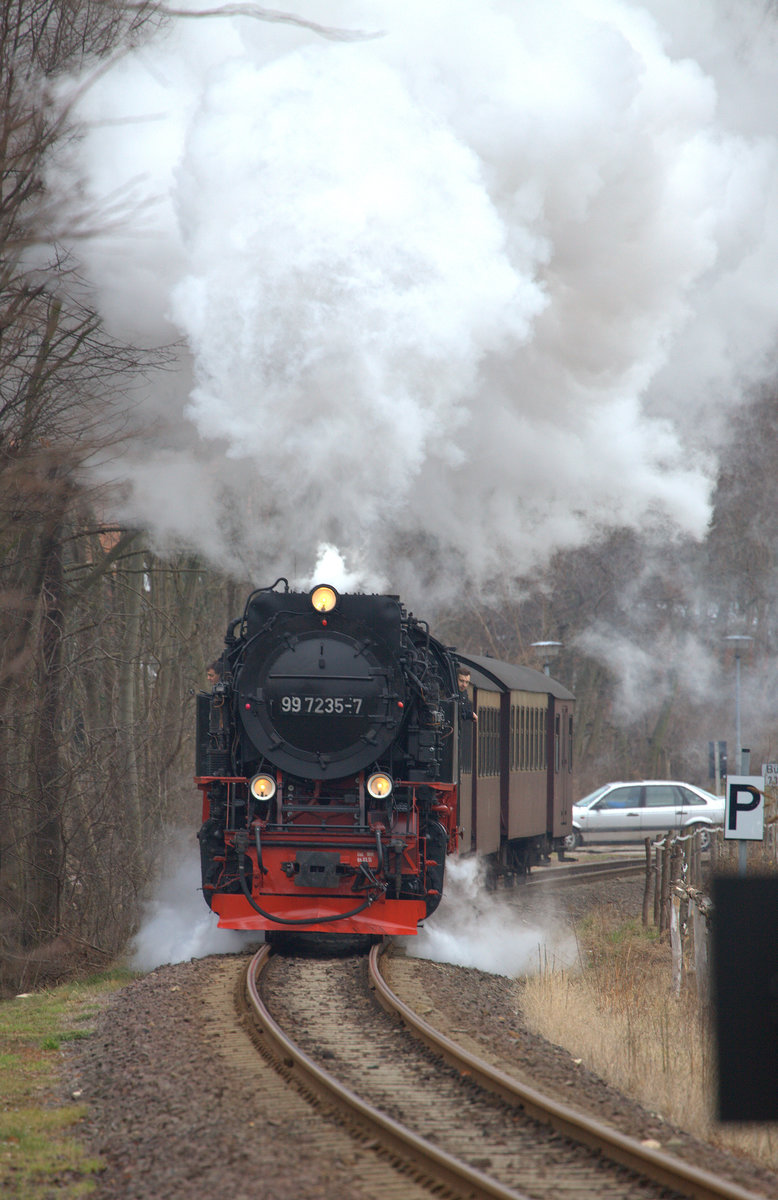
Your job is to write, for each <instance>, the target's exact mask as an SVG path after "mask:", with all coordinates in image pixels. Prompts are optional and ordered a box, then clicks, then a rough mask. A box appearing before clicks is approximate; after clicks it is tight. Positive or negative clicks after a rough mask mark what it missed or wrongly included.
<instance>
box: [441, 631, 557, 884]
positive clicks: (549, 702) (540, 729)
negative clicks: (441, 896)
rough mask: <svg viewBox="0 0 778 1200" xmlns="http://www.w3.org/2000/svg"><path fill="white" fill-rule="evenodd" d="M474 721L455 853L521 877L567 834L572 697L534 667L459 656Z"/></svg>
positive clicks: (464, 741)
mask: <svg viewBox="0 0 778 1200" xmlns="http://www.w3.org/2000/svg"><path fill="white" fill-rule="evenodd" d="M457 661H458V662H459V663H460V664H462V665H463V666H465V667H467V668H468V669H469V671H470V698H471V701H472V704H473V709H474V711H475V712H476V714H477V717H478V720H477V722H466V723H465V722H463V723H462V724H461V725H460V731H461V732H460V738H461V744H460V782H459V829H460V852H461V853H467V852H468V851H473V852H478V853H479V854H481V855H485V856H488V861H489V863H490V866H491V868H492V875H493V876H497V875H508V876H512V875H514V874H525V873H526V872H527V870H528V869H529V868H530V867H531V866H532V864H533V863H537V862H539V861H542V860H543V859H545V858H547V857H548V855H549V854H550V853H551V851H553V850H556V851H558V852H559V855H560V857H562V856H563V854H564V839H565V838H566V837H567V836H568V834H569V833H570V832H571V830H572V796H573V709H574V703H575V701H574V697H573V694H572V692H569V691H568V690H567V689H566V688H565V687H563V686H562V684H560V683H558V682H557V681H556V680H555V679H551V678H550V677H549V676H548V675H545V674H544V673H543V672H542V671H536V670H533V668H532V667H524V666H515V665H513V664H510V663H504V662H500V661H498V660H497V659H493V658H488V657H482V656H480V655H469V656H468V655H465V654H457Z"/></svg>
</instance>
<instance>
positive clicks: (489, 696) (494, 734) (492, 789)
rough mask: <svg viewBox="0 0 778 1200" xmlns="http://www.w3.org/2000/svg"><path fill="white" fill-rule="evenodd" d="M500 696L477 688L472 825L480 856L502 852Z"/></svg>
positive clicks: (498, 693) (497, 693)
mask: <svg viewBox="0 0 778 1200" xmlns="http://www.w3.org/2000/svg"><path fill="white" fill-rule="evenodd" d="M500 699H501V693H500V692H488V691H485V690H484V691H481V690H480V689H479V688H476V704H477V706H478V707H477V711H478V723H477V725H476V737H475V742H476V756H475V757H476V761H475V776H474V779H473V825H474V828H475V840H476V844H477V846H478V853H479V854H493V853H494V852H495V851H497V850H499V849H500V709H501V705H500Z"/></svg>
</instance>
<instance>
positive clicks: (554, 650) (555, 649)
mask: <svg viewBox="0 0 778 1200" xmlns="http://www.w3.org/2000/svg"><path fill="white" fill-rule="evenodd" d="M531 644H532V649H533V650H537V652H538V654H540V655H542V657H543V670H544V671H545V673H546V675H550V674H551V660H552V658H556V656H557V654H558V653H559V651H560V650H561V649H562V642H532V643H531Z"/></svg>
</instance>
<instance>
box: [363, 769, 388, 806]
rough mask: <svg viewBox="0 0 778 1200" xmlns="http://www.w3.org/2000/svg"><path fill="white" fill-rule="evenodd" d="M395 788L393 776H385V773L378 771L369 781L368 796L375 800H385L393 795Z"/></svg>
mask: <svg viewBox="0 0 778 1200" xmlns="http://www.w3.org/2000/svg"><path fill="white" fill-rule="evenodd" d="M393 786H394V784H393V783H392V777H391V775H385V774H384V773H383V771H377V772H376V773H375V775H371V776H370V778H369V779H368V781H367V790H368V794H369V795H371V796H372V797H373V799H374V800H385V799H386V797H387V796H390V795H391V793H392V788H393Z"/></svg>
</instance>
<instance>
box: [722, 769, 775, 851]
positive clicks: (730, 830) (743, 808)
mask: <svg viewBox="0 0 778 1200" xmlns="http://www.w3.org/2000/svg"><path fill="white" fill-rule="evenodd" d="M764 789H765V781H764V777H763V776H762V775H730V776H729V778H728V779H727V796H726V801H727V802H726V808H725V813H724V837H725V838H737V839H739V840H741V841H744V842H761V841H763V840H764Z"/></svg>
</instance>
